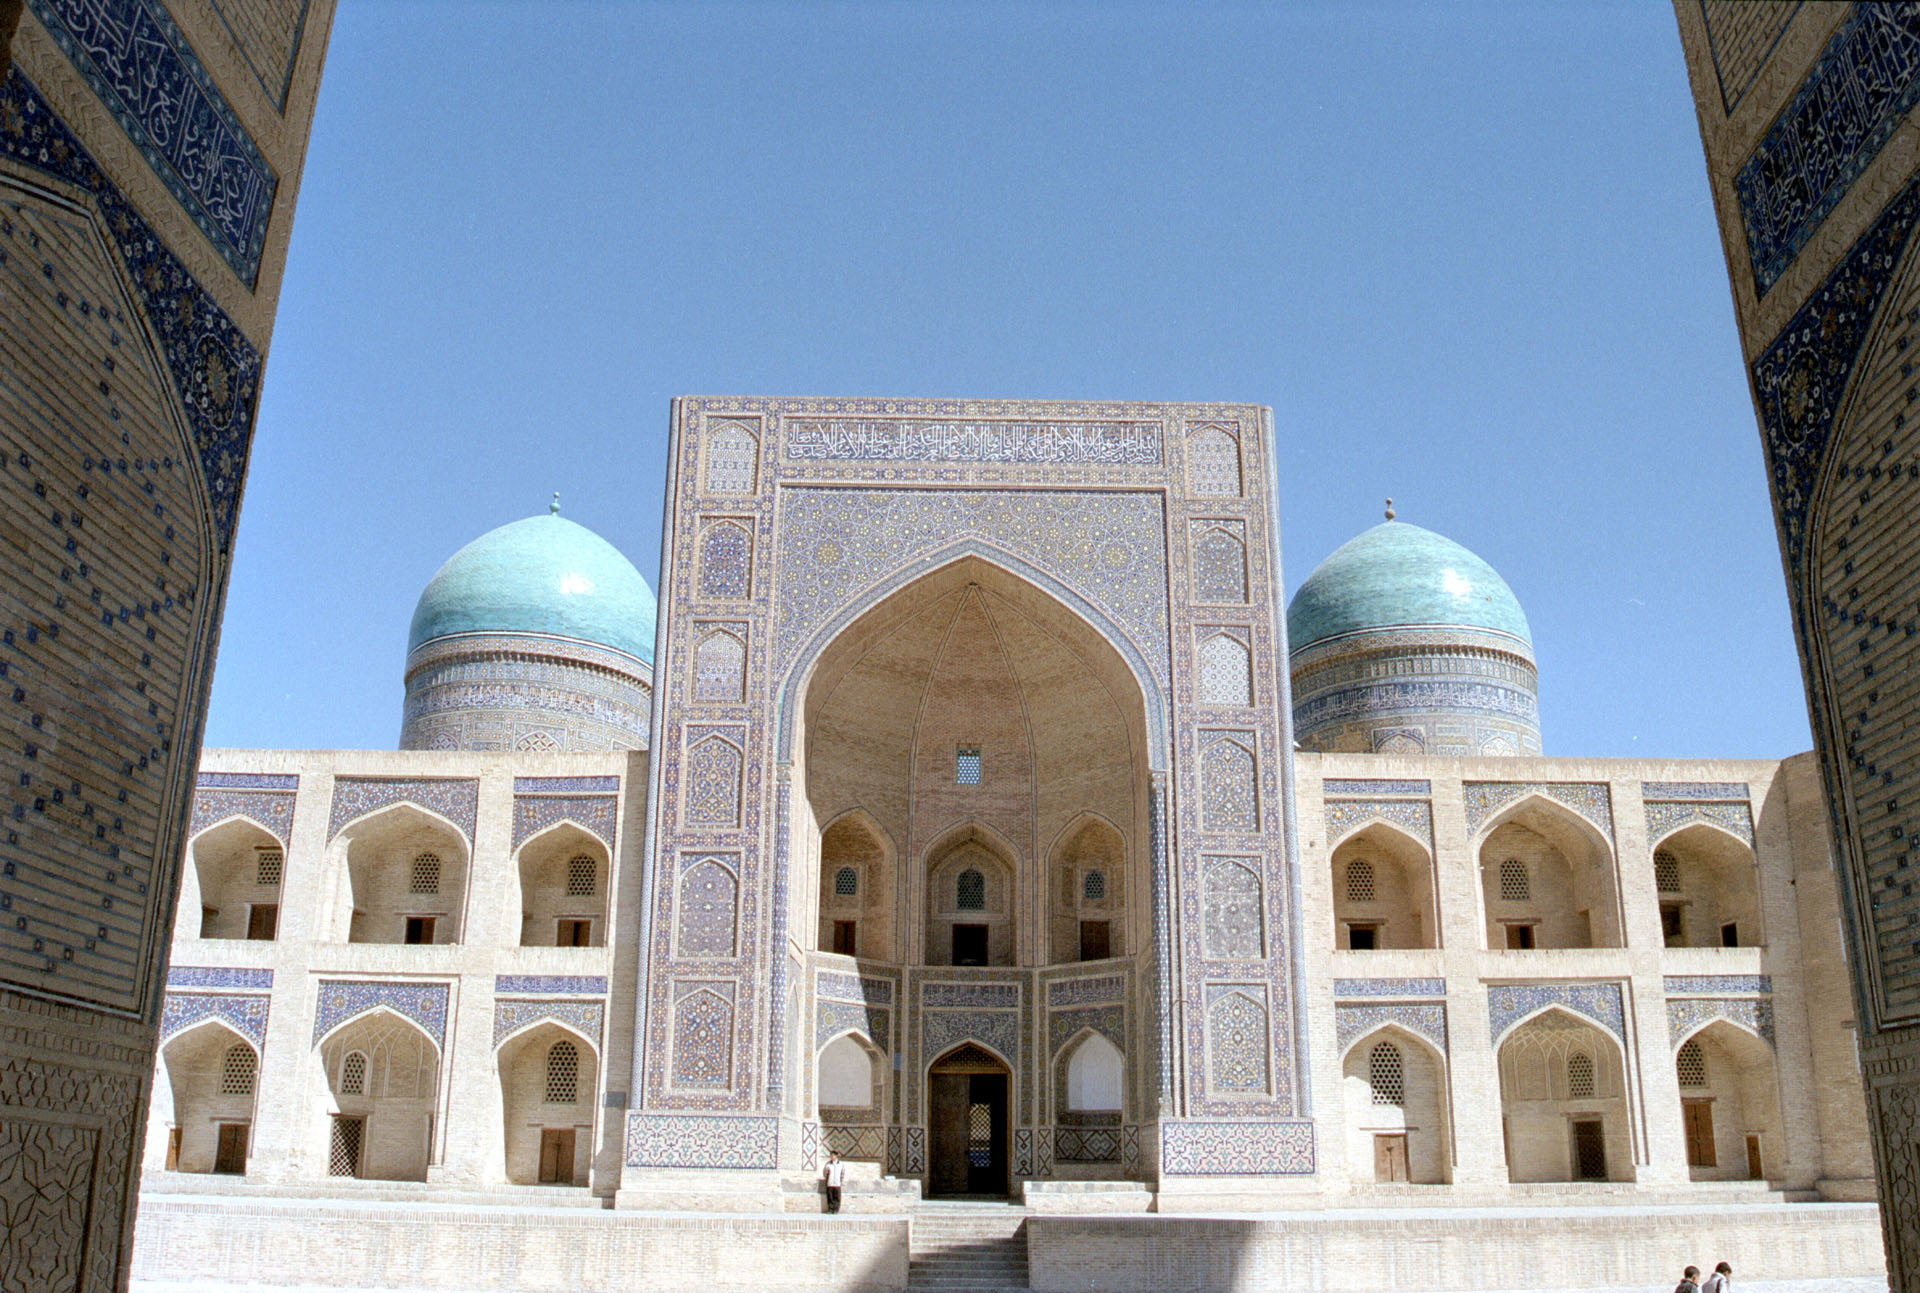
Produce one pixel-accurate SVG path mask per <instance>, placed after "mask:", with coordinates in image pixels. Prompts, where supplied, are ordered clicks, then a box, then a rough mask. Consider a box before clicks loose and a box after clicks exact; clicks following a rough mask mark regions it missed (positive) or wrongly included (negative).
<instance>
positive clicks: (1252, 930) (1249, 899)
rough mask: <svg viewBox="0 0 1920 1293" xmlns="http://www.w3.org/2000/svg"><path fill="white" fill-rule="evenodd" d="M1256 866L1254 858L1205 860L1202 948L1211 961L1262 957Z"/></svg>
mask: <svg viewBox="0 0 1920 1293" xmlns="http://www.w3.org/2000/svg"><path fill="white" fill-rule="evenodd" d="M1256 865H1258V860H1257V859H1254V858H1246V859H1234V858H1208V859H1207V860H1206V863H1205V867H1204V871H1203V874H1204V875H1205V877H1206V880H1205V884H1206V895H1205V898H1204V906H1205V912H1206V939H1205V943H1204V944H1203V946H1204V948H1205V951H1206V954H1207V956H1209V957H1211V958H1213V959H1215V960H1222V961H1237V960H1257V959H1258V958H1260V957H1262V956H1264V955H1266V924H1265V919H1264V912H1265V909H1266V900H1265V894H1264V892H1263V889H1262V886H1261V883H1260V875H1259V872H1257V871H1256V870H1255V869H1254V867H1255V866H1256Z"/></svg>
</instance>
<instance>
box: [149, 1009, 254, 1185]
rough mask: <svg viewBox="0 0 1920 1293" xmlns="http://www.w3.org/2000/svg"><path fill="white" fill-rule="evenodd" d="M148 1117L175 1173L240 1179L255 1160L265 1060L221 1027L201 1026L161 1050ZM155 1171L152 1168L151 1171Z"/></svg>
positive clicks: (213, 1024) (215, 1021)
mask: <svg viewBox="0 0 1920 1293" xmlns="http://www.w3.org/2000/svg"><path fill="white" fill-rule="evenodd" d="M160 1070H161V1071H160V1074H159V1080H158V1081H157V1082H156V1083H155V1090H154V1108H153V1112H152V1114H151V1118H152V1124H153V1133H154V1135H155V1136H156V1137H160V1138H163V1139H164V1146H163V1148H161V1150H160V1152H161V1153H162V1155H163V1158H162V1162H161V1164H160V1165H161V1166H163V1167H164V1168H165V1169H166V1170H167V1171H172V1172H211V1173H217V1174H220V1175H225V1176H243V1175H245V1174H246V1170H247V1159H248V1157H249V1155H250V1154H251V1152H252V1141H253V1120H254V1099H255V1092H256V1090H257V1088H258V1086H259V1078H260V1052H259V1050H258V1049H257V1048H256V1047H255V1046H254V1044H253V1043H252V1042H251V1041H249V1040H248V1039H247V1038H245V1037H242V1036H241V1035H240V1034H239V1033H237V1032H235V1031H234V1030H233V1029H232V1028H231V1027H229V1026H228V1025H227V1024H225V1023H224V1022H222V1021H220V1020H218V1019H207V1020H203V1021H201V1022H200V1023H198V1024H195V1025H193V1026H192V1027H191V1028H187V1029H185V1030H183V1031H181V1032H179V1033H177V1034H175V1035H174V1036H173V1037H172V1038H170V1039H169V1040H168V1041H167V1044H166V1045H165V1046H163V1047H161V1048H160ZM149 1166H150V1167H151V1166H154V1164H151V1163H150V1164H149Z"/></svg>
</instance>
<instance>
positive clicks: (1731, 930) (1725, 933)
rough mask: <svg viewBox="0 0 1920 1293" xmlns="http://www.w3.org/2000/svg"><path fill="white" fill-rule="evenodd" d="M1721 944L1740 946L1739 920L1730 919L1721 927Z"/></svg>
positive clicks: (1724, 945)
mask: <svg viewBox="0 0 1920 1293" xmlns="http://www.w3.org/2000/svg"><path fill="white" fill-rule="evenodd" d="M1720 946H1722V947H1738V946H1740V924H1739V922H1738V921H1732V920H1730V921H1728V922H1727V923H1726V924H1724V925H1722V926H1721V927H1720Z"/></svg>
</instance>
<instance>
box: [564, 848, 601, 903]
mask: <svg viewBox="0 0 1920 1293" xmlns="http://www.w3.org/2000/svg"><path fill="white" fill-rule="evenodd" d="M599 870H600V868H599V867H597V866H595V865H594V861H593V859H592V858H591V857H588V856H587V855H586V854H585V853H582V854H579V855H578V856H577V857H570V858H568V859H567V897H569V898H591V897H593V891H594V889H595V888H596V887H597V886H596V884H595V881H596V880H597V879H598V872H599Z"/></svg>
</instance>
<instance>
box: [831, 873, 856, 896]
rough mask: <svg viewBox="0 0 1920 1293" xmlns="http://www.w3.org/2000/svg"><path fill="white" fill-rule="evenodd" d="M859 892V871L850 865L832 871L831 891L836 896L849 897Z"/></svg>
mask: <svg viewBox="0 0 1920 1293" xmlns="http://www.w3.org/2000/svg"><path fill="white" fill-rule="evenodd" d="M859 892H860V873H859V872H858V871H856V870H854V869H853V868H852V867H850V866H843V867H841V868H840V869H839V870H838V871H835V872H834V873H833V893H834V896H835V897H836V898H851V897H853V896H854V895H855V894H857V893H859Z"/></svg>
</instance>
